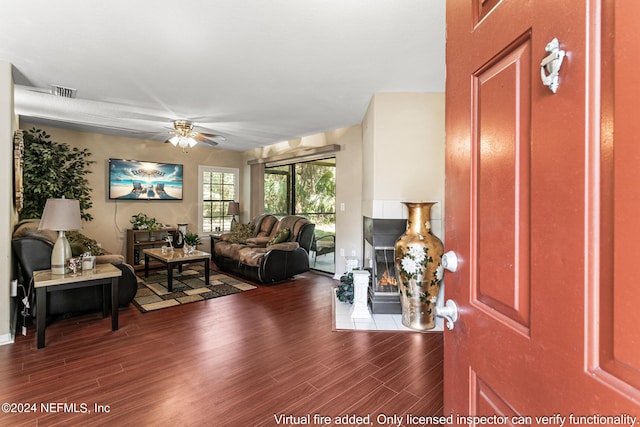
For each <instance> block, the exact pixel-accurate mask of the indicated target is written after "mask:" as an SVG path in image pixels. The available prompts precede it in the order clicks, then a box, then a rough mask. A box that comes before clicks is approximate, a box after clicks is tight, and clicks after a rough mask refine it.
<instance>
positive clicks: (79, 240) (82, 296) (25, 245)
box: [11, 220, 138, 316]
mask: <svg viewBox="0 0 640 427" xmlns="http://www.w3.org/2000/svg"><path fill="white" fill-rule="evenodd" d="M38 225H39V220H25V221H22V222H20V223H18V224H17V225H16V227H15V228H14V231H13V237H12V240H11V246H12V248H13V252H14V254H15V256H16V259H17V261H18V265H19V267H20V273H21V276H22V283H23V285H24V287H25V290H26V291H25V292H26V295H27V296H28V299H29V305H30V307H31V308H30V313H31V314H32V315H35V312H36V310H35V292H34V289H33V283H32V280H31V279H32V277H33V272H34V271H37V270H48V269H49V268H51V252H52V251H53V245H54V243H55V240H56V239H57V233H56V232H54V231H50V230H38ZM72 233H75V237H76V239H75V241H74V240H72V239H71V237H70V234H72ZM67 236H68V237H69V239H68V240H70V241H71V247H72V252H73V253H74V255H77V254H78V253H83V252H86V251H90V252H92V253H93V254H95V255H96V263H98V264H100V263H111V264H113V265H114V266H116V267H117V268H119V269H120V270H121V271H122V276H121V277H120V278H119V279H118V303H119V305H120V307H125V306H127V305H128V304H129V303H130V302H131V301H132V300H133V298H134V297H135V294H136V291H137V288H138V281H137V278H136V275H135V272H134V270H133V268H132V267H131V266H130V265H129V264H126V263H125V262H124V257H123V256H122V255H119V254H108V253H105V252H104V251H102V250H101V249H99V248H98V247H97V245H96V243H95V241H93V240H91V239H89V238H87V237H86V236H83V235H82V234H81V233H77V232H70V233H67ZM102 295H103V293H102V289H101V288H100V287H99V286H90V287H86V288H78V289H67V290H64V291H60V292H52V293H47V316H61V315H68V314H75V313H84V312H90V311H101V310H102V299H103V296H102ZM24 296H25V295H21V294H19V297H20V299H22V298H24Z"/></svg>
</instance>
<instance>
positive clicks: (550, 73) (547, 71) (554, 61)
mask: <svg viewBox="0 0 640 427" xmlns="http://www.w3.org/2000/svg"><path fill="white" fill-rule="evenodd" d="M545 50H546V51H547V53H548V55H547V56H546V57H545V58H544V59H543V60H542V62H541V63H540V78H541V79H542V84H543V85H545V86H547V87H548V88H549V90H550V91H551V92H553V93H556V91H557V90H558V86H559V85H560V83H559V81H558V72H560V67H561V66H562V60H563V59H564V56H565V52H564V50H561V49H560V42H558V39H556V38H554V39H553V40H551V41H550V42H549V43H548V44H547V47H546V48H545Z"/></svg>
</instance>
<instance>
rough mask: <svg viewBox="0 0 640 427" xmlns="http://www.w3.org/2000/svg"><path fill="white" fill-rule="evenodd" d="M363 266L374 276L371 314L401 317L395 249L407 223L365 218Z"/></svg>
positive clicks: (371, 287)
mask: <svg viewBox="0 0 640 427" xmlns="http://www.w3.org/2000/svg"><path fill="white" fill-rule="evenodd" d="M363 224H364V230H363V235H364V243H363V246H364V248H363V249H364V250H363V254H364V257H365V259H364V262H363V264H362V265H364V266H365V267H366V266H368V268H367V269H368V270H369V271H370V273H371V282H370V284H369V306H370V308H371V312H372V313H381V314H399V313H401V311H402V309H401V307H400V294H399V290H398V285H397V282H396V273H395V265H394V246H395V243H396V240H398V237H400V235H402V233H403V232H404V231H405V229H406V228H407V221H406V220H404V219H378V218H369V217H364V221H363Z"/></svg>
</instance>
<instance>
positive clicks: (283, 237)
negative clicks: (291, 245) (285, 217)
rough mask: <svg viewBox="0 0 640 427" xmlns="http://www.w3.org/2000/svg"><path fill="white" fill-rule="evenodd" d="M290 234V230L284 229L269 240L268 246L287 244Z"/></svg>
mask: <svg viewBox="0 0 640 427" xmlns="http://www.w3.org/2000/svg"><path fill="white" fill-rule="evenodd" d="M290 233H291V231H289V229H288V228H283V229H282V230H280V231H278V232H277V233H276V234H274V235H273V237H272V238H271V240H269V241H268V242H267V246H271V245H275V244H278V243H282V242H286V241H287V239H288V238H289V234H290Z"/></svg>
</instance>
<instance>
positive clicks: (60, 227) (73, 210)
mask: <svg viewBox="0 0 640 427" xmlns="http://www.w3.org/2000/svg"><path fill="white" fill-rule="evenodd" d="M80 228H82V224H81V219H80V201H79V200H74V199H65V198H64V197H63V198H62V199H47V203H46V204H45V206H44V211H43V212H42V218H41V219H40V225H39V226H38V230H54V231H57V232H58V239H57V240H56V243H55V245H53V252H52V253H51V273H52V274H66V273H69V272H70V271H71V270H69V268H68V267H67V261H68V260H69V258H71V256H72V255H71V246H70V245H69V241H67V237H66V236H65V234H64V232H65V231H69V230H79V229H80Z"/></svg>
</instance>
